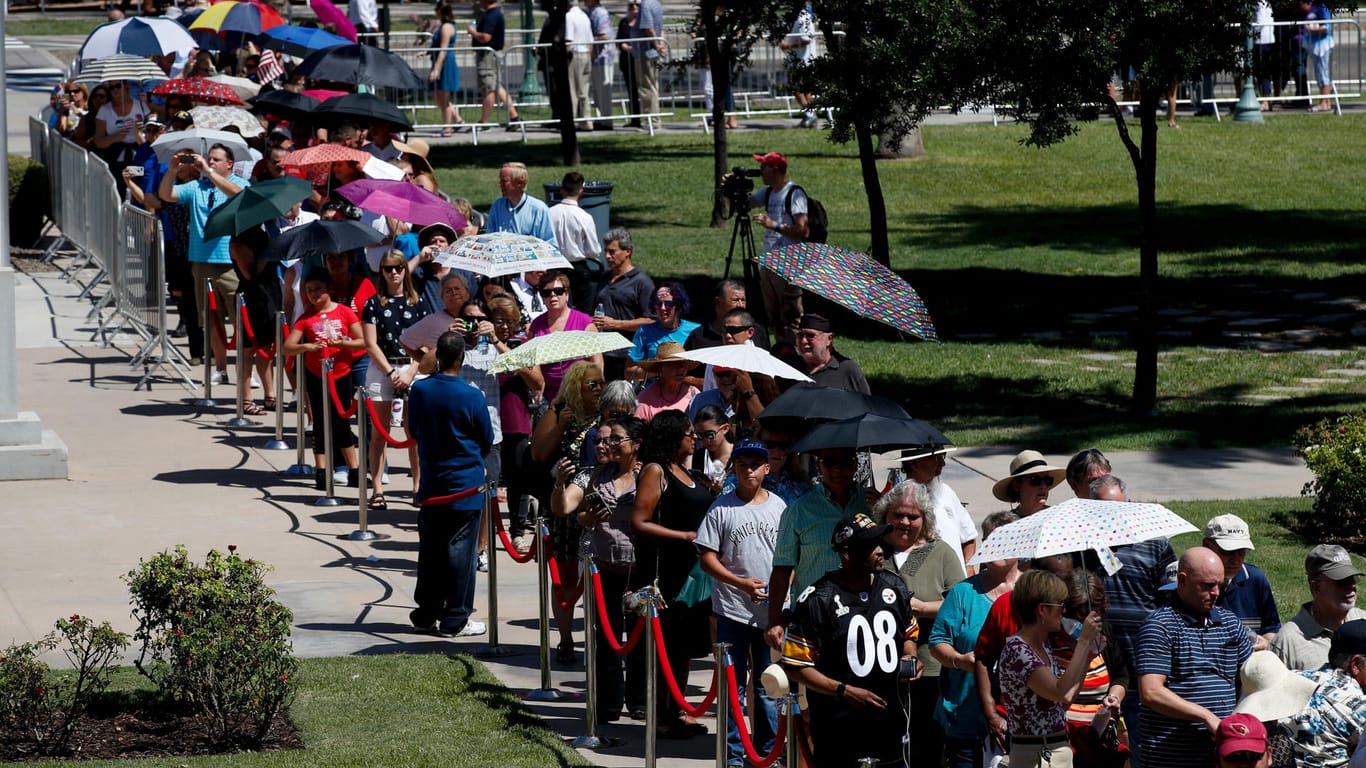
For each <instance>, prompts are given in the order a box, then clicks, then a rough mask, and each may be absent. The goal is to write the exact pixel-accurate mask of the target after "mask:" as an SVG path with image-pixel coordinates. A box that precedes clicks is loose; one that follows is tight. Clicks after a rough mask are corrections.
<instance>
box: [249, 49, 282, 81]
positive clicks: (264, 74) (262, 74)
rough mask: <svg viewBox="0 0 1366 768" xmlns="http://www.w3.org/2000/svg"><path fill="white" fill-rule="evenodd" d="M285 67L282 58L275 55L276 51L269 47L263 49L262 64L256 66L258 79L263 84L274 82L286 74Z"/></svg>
mask: <svg viewBox="0 0 1366 768" xmlns="http://www.w3.org/2000/svg"><path fill="white" fill-rule="evenodd" d="M284 73H285V68H284V66H283V65H281V64H280V58H279V57H278V56H276V55H275V51H272V50H270V49H269V48H267V49H266V50H264V51H261V64H260V66H259V67H257V68H256V80H257V82H259V83H261V84H262V85H264V84H266V83H269V82H273V81H274V80H275V79H277V78H279V77H280V76H282V75H284Z"/></svg>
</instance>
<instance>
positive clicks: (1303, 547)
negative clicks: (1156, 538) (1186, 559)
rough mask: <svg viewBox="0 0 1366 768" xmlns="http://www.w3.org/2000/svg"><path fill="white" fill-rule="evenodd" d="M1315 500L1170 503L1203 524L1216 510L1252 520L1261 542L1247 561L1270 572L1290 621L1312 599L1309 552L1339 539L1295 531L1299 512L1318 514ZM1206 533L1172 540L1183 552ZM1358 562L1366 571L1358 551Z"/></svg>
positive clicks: (1279, 606)
mask: <svg viewBox="0 0 1366 768" xmlns="http://www.w3.org/2000/svg"><path fill="white" fill-rule="evenodd" d="M1312 504H1313V502H1312V500H1310V499H1304V498H1282V499H1256V500H1252V501H1198V502H1197V501H1189V502H1171V503H1168V504H1167V505H1166V506H1167V507H1169V508H1170V509H1171V510H1172V511H1174V512H1176V513H1177V514H1179V515H1181V516H1182V517H1184V518H1186V519H1187V520H1189V521H1190V522H1191V524H1192V525H1194V526H1195V527H1197V528H1200V529H1202V530H1203V529H1204V527H1205V523H1206V522H1208V521H1209V520H1210V518H1212V517H1215V516H1216V515H1222V514H1228V513H1232V514H1235V515H1237V516H1239V517H1241V518H1243V520H1245V521H1247V524H1248V527H1249V529H1250V530H1251V532H1252V543H1253V544H1254V545H1255V546H1256V547H1257V548H1256V549H1255V550H1253V551H1252V552H1249V553H1248V557H1247V562H1249V563H1251V564H1252V565H1255V566H1257V567H1258V568H1261V569H1262V570H1263V571H1265V572H1266V577H1267V580H1269V581H1270V582H1271V590H1272V592H1273V593H1274V594H1275V595H1276V609H1277V610H1278V611H1279V612H1280V614H1281V621H1282V622H1286V621H1289V620H1290V619H1291V617H1293V616H1294V615H1295V614H1296V613H1299V610H1300V606H1301V605H1303V604H1304V603H1306V602H1308V601H1309V584H1308V581H1307V580H1306V577H1305V574H1304V556H1305V555H1307V554H1309V550H1310V549H1312V548H1313V547H1314V546H1315V545H1316V544H1323V543H1337V542H1319V541H1303V540H1301V539H1300V538H1299V537H1298V536H1296V535H1295V533H1294V532H1293V531H1292V530H1291V527H1292V526H1293V521H1294V520H1295V518H1296V517H1299V516H1303V515H1309V514H1312V512H1311V511H1310V507H1311V505H1312ZM1200 541H1201V534H1199V533H1187V534H1182V535H1180V536H1177V537H1175V538H1173V539H1172V549H1174V550H1176V554H1177V556H1178V557H1179V556H1180V555H1181V553H1182V552H1184V551H1185V550H1187V549H1189V548H1190V547H1194V546H1199V545H1200ZM1352 562H1353V563H1354V564H1355V565H1356V566H1357V567H1358V568H1361V569H1362V570H1366V559H1363V558H1362V557H1361V556H1360V555H1359V554H1353V555H1352Z"/></svg>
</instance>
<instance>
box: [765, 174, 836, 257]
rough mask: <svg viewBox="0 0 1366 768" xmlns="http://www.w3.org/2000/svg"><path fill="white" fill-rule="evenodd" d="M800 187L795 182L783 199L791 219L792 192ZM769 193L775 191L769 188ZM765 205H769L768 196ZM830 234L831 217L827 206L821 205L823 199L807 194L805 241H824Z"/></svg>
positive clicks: (784, 206)
mask: <svg viewBox="0 0 1366 768" xmlns="http://www.w3.org/2000/svg"><path fill="white" fill-rule="evenodd" d="M799 189H802V188H801V187H800V186H798V185H796V184H793V185H792V187H791V188H790V189H788V190H787V198H786V199H785V200H783V208H784V209H785V210H786V211H787V217H788V218H789V219H790V218H792V193H794V192H796V191H797V190H799ZM802 191H803V192H805V191H806V190H804V189H802ZM768 194H770V195H771V194H773V191H772V190H769V191H768ZM764 205H765V207H767V205H768V197H767V196H765V197H764ZM829 236H830V219H829V217H827V216H826V215H825V206H823V205H821V201H819V200H817V199H816V198H814V197H812V196H811V195H809V194H808V195H807V196H806V240H805V242H808V243H824V242H825V241H826V238H828V237H829Z"/></svg>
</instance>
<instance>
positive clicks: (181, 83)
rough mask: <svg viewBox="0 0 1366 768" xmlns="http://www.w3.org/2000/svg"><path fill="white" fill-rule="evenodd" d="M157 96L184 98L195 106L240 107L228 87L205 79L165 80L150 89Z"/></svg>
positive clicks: (234, 92) (241, 103) (232, 91)
mask: <svg viewBox="0 0 1366 768" xmlns="http://www.w3.org/2000/svg"><path fill="white" fill-rule="evenodd" d="M152 93H154V94H156V95H157V96H172V95H175V96H184V97H185V98H187V99H189V100H190V101H192V102H194V103H196V104H217V105H230V106H235V107H240V106H242V105H243V101H242V99H240V98H239V97H238V96H237V92H236V91H234V90H233V89H232V88H231V87H230V86H227V85H224V84H223V83H215V82H214V81H212V80H210V79H208V78H206V77H186V78H183V79H180V80H167V81H166V82H164V83H161V84H159V85H157V87H155V88H153V89H152Z"/></svg>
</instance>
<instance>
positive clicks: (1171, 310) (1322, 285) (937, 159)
mask: <svg viewBox="0 0 1366 768" xmlns="http://www.w3.org/2000/svg"><path fill="white" fill-rule="evenodd" d="M1316 118H1318V116H1309V115H1287V114H1280V113H1273V114H1271V115H1269V116H1268V118H1267V122H1266V123H1265V124H1264V125H1261V126H1255V127H1254V126H1244V125H1234V124H1232V123H1231V122H1224V123H1222V124H1219V123H1215V122H1214V121H1213V119H1194V118H1183V119H1182V123H1181V124H1182V127H1181V129H1180V130H1176V131H1171V130H1164V131H1163V132H1162V134H1161V137H1160V140H1159V153H1160V154H1159V182H1158V185H1159V186H1158V203H1159V216H1160V224H1161V228H1162V234H1161V241H1162V256H1161V258H1162V263H1161V270H1162V272H1161V274H1162V285H1161V297H1160V306H1161V307H1162V308H1163V309H1164V310H1165V313H1164V319H1163V326H1162V331H1163V338H1164V341H1163V347H1162V358H1161V368H1160V374H1159V397H1160V416H1159V417H1158V418H1156V419H1143V420H1138V419H1135V418H1133V417H1131V416H1130V415H1129V414H1128V412H1127V406H1128V398H1129V395H1130V392H1131V390H1132V387H1133V373H1132V371H1133V368H1132V366H1133V353H1132V351H1131V346H1130V342H1129V341H1128V337H1127V334H1128V333H1129V331H1130V330H1131V328H1132V323H1133V320H1132V317H1133V315H1134V313H1133V307H1134V306H1135V305H1136V304H1137V297H1136V289H1137V279H1136V276H1137V272H1138V246H1137V210H1136V209H1137V203H1136V200H1137V193H1136V191H1135V186H1134V178H1133V172H1132V168H1131V166H1130V164H1129V160H1128V157H1127V155H1126V154H1125V153H1124V151H1123V149H1122V147H1121V145H1120V143H1119V140H1118V138H1117V136H1116V133H1115V130H1114V127H1113V125H1112V124H1110V123H1097V124H1091V125H1085V126H1083V127H1082V130H1081V133H1080V134H1079V135H1078V136H1075V137H1073V138H1071V139H1069V140H1068V141H1066V142H1064V143H1063V144H1061V145H1059V146H1057V147H1054V148H1051V149H1047V150H1039V149H1032V148H1028V147H1024V146H1022V145H1021V144H1020V141H1021V139H1022V138H1023V137H1024V135H1025V134H1024V131H1023V129H1021V128H1019V127H1016V126H1006V125H1003V126H1000V127H992V126H989V125H974V126H955V127H933V126H932V127H929V128H926V129H925V143H926V147H927V149H928V152H929V157H928V158H927V159H925V160H921V161H915V162H907V161H898V162H883V163H879V165H878V170H879V174H880V175H881V179H882V186H883V189H884V192H885V194H886V197H887V206H888V210H889V212H890V215H889V226H890V233H891V242H892V251H893V253H892V266H893V268H894V269H895V270H897V271H898V272H899V273H900V274H901V275H902V276H904V277H905V278H906V279H907V280H908V281H909V282H910V283H911V284H912V285H913V286H915V287H916V289H917V290H918V292H919V293H920V295H921V296H922V297H923V298H924V300H925V302H926V304H927V306H928V307H929V310H930V312H931V315H932V316H933V317H934V319H935V322H936V325H937V327H938V329H939V332H940V334H941V337H942V338H943V340H944V343H942V344H938V345H934V344H924V343H899V342H900V340H899V339H898V338H897V337H896V335H895V334H893V333H892V332H890V331H889V330H887V329H886V328H884V327H882V326H880V325H877V324H874V323H868V322H858V321H856V320H855V319H854V318H853V317H852V316H850V315H848V314H847V313H843V312H841V311H839V310H832V309H830V308H829V307H822V304H821V302H819V301H817V302H814V304H815V306H817V307H821V308H823V309H826V310H827V311H830V312H831V313H832V314H834V315H835V317H836V321H837V324H838V328H839V330H840V332H841V336H842V337H844V338H843V339H842V340H841V341H840V342H839V344H838V345H839V346H840V347H841V348H842V349H843V350H844V351H845V352H846V353H848V354H850V355H851V356H853V357H854V358H855V359H857V360H859V361H860V363H861V364H862V365H863V366H864V368H865V370H867V372H868V374H869V377H870V379H871V381H872V383H873V387H874V389H875V391H877V392H879V393H881V394H886V395H890V396H892V397H894V398H896V399H898V400H900V401H901V402H903V403H905V404H906V405H907V407H908V408H909V409H910V410H911V412H912V413H913V414H914V415H916V416H919V417H922V418H925V419H929V420H931V421H933V422H934V423H936V424H937V425H938V426H940V427H942V428H944V429H945V430H946V431H948V433H949V435H950V437H952V438H954V439H955V440H956V441H957V442H958V443H960V444H963V445H980V444H1009V445H1019V444H1024V443H1028V444H1030V445H1035V446H1039V447H1040V450H1049V451H1055V452H1070V451H1074V450H1076V449H1077V448H1079V447H1083V446H1085V445H1090V444H1097V445H1101V446H1103V447H1106V448H1134V449H1142V448H1181V447H1195V446H1204V447H1217V446H1227V445H1258V446H1264V445H1286V444H1287V443H1288V442H1289V439H1290V435H1291V434H1292V433H1293V432H1294V430H1295V429H1296V428H1297V427H1299V426H1301V425H1303V424H1305V423H1308V422H1310V421H1313V420H1316V419H1318V418H1321V417H1323V416H1329V415H1335V414H1337V413H1339V412H1341V410H1343V409H1344V408H1350V407H1354V406H1356V405H1357V404H1358V403H1360V402H1361V399H1362V396H1363V395H1366V381H1363V379H1366V377H1357V378H1354V379H1342V377H1341V376H1339V375H1337V374H1331V373H1328V371H1330V370H1332V369H1349V368H1353V367H1354V365H1355V364H1356V363H1361V362H1363V360H1366V354H1363V352H1362V351H1361V349H1360V347H1359V345H1357V344H1356V343H1355V340H1354V338H1353V337H1352V336H1351V335H1350V334H1349V330H1350V326H1351V324H1352V323H1353V322H1354V321H1359V320H1360V317H1359V316H1358V315H1355V314H1354V313H1353V311H1351V310H1350V309H1348V310H1344V309H1343V306H1344V305H1342V304H1332V303H1316V302H1318V301H1319V300H1321V299H1322V300H1324V301H1325V302H1331V301H1335V300H1340V301H1342V302H1345V303H1346V304H1345V306H1350V305H1351V302H1353V301H1355V302H1357V303H1359V302H1360V290H1361V288H1360V286H1361V285H1362V284H1363V283H1362V278H1363V274H1364V273H1366V264H1363V262H1362V261H1361V260H1360V258H1359V255H1360V243H1361V242H1362V241H1363V240H1364V239H1366V219H1363V218H1362V217H1361V216H1360V208H1361V202H1362V199H1363V198H1362V195H1361V192H1360V190H1361V189H1366V166H1363V165H1362V164H1360V163H1354V162H1347V161H1345V160H1344V159H1343V158H1344V157H1346V156H1349V155H1351V153H1352V152H1353V148H1358V149H1359V147H1360V139H1359V136H1360V134H1361V131H1362V130H1363V129H1366V115H1360V114H1353V115H1348V116H1346V117H1343V118H1340V119H1333V118H1329V119H1316ZM823 137H824V134H823V133H822V132H818V131H801V130H765V131H758V132H756V131H740V132H736V133H732V134H731V136H730V141H731V145H730V157H731V158H732V161H731V164H732V165H736V164H741V165H748V166H752V165H753V163H752V162H751V161H750V160H749V155H750V154H751V153H755V152H766V151H769V150H773V149H777V150H781V151H783V152H784V153H785V154H787V155H788V156H789V158H790V159H791V169H790V172H791V176H792V178H793V179H794V180H796V181H798V182H799V183H801V184H803V185H804V186H805V187H806V188H807V189H808V190H810V191H811V193H812V194H813V195H814V196H816V197H818V198H819V199H820V200H821V201H822V202H823V203H824V204H825V206H826V208H827V210H828V211H829V214H830V220H831V235H830V240H831V242H832V243H834V244H837V245H843V246H847V247H851V248H856V249H857V248H864V247H866V245H867V242H868V240H867V229H868V222H867V215H866V198H865V197H864V192H863V187H862V182H861V176H860V175H859V170H858V163H857V158H856V156H855V153H854V151H853V149H852V148H850V147H847V146H836V145H831V144H829V143H828V142H826V141H825V140H824V138H823ZM580 138H581V152H582V157H583V164H582V166H581V168H580V170H582V172H583V173H584V174H585V175H586V176H587V177H588V178H590V179H599V180H604V181H611V182H614V183H615V184H616V188H615V189H614V191H613V199H612V220H613V224H614V225H620V226H625V227H627V228H628V229H630V230H631V231H632V234H633V236H634V237H635V240H636V246H637V248H636V263H637V264H638V265H639V266H641V267H642V268H643V269H644V270H645V271H646V272H648V273H650V274H652V275H653V276H655V277H656V278H660V277H674V278H680V279H683V280H685V281H686V282H687V284H688V286H689V288H690V290H691V291H692V293H693V295H694V297H699V296H702V297H705V295H706V293H707V292H708V291H709V290H710V287H711V285H712V284H713V281H714V280H715V279H716V278H717V277H719V276H720V274H721V272H722V270H723V269H724V263H725V257H726V252H727V246H728V243H729V239H730V234H731V233H730V229H729V228H721V229H714V228H711V227H709V226H708V221H709V212H710V206H711V188H712V184H711V144H710V140H709V138H708V137H706V136H703V135H701V134H686V135H665V136H660V137H656V138H650V137H648V136H644V135H639V134H626V133H624V132H615V133H614V134H612V135H606V134H602V133H594V134H586V135H581V137H580ZM1344 153H1346V154H1344ZM433 158H434V160H435V164H436V166H437V167H438V176H439V177H440V180H441V183H442V188H443V190H445V191H447V192H448V193H450V194H453V195H459V196H463V197H467V198H469V199H470V200H471V201H473V202H474V204H475V205H476V207H484V206H486V205H488V204H489V203H490V202H491V201H492V200H493V198H494V197H495V196H496V195H497V194H498V192H497V183H496V182H497V170H496V169H497V167H498V166H499V165H500V164H501V163H503V162H505V161H508V160H520V161H522V162H525V163H527V164H528V166H529V167H530V170H531V177H532V188H533V189H534V190H535V191H537V192H538V193H539V191H540V186H541V184H542V183H543V182H546V181H557V180H558V179H559V178H560V176H561V175H562V174H563V172H564V170H565V169H564V168H563V167H561V166H560V164H559V163H560V151H559V144H558V141H556V140H551V141H537V142H532V143H530V144H525V145H523V144H512V145H506V144H504V145H485V146H480V147H471V146H468V145H458V146H441V147H436V148H435V149H434V150H433ZM735 271H738V265H737V268H736V270H735ZM732 274H734V271H733V272H732ZM696 303H702V304H704V303H705V299H703V301H702V302H696ZM695 314H696V313H695ZM1263 318H1265V319H1267V320H1268V321H1269V323H1270V325H1269V329H1270V331H1272V332H1271V333H1268V334H1267V335H1266V336H1265V337H1261V338H1259V337H1258V336H1256V335H1255V333H1256V332H1258V331H1261V330H1263V329H1262V328H1261V327H1259V325H1258V323H1259V322H1260V321H1261V319H1263ZM1239 319H1243V320H1244V321H1245V322H1248V323H1250V325H1248V326H1245V327H1246V328H1247V329H1248V332H1247V333H1244V332H1243V331H1242V330H1239V329H1240V328H1242V327H1244V326H1237V325H1230V324H1229V323H1230V322H1232V321H1236V320H1239ZM1293 329H1308V330H1310V331H1314V332H1315V333H1317V336H1315V337H1314V338H1313V339H1312V341H1310V342H1304V343H1301V344H1298V345H1297V344H1286V345H1284V348H1283V349H1282V350H1280V351H1278V350H1277V347H1275V346H1265V345H1263V344H1261V343H1260V342H1263V341H1271V342H1275V343H1277V344H1279V343H1280V340H1281V338H1282V337H1281V336H1280V335H1279V332H1280V331H1285V330H1293ZM1301 347H1318V348H1326V349H1328V350H1330V351H1332V352H1334V353H1336V354H1334V355H1317V354H1301V353H1299V350H1300V348H1301ZM1357 367H1359V366H1357ZM1303 379H1324V380H1333V379H1340V381H1339V382H1337V383H1334V382H1332V381H1324V382H1318V383H1313V384H1309V385H1305V384H1304V383H1303V382H1302V380H1303ZM1299 387H1304V391H1295V389H1296V388H1299Z"/></svg>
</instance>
